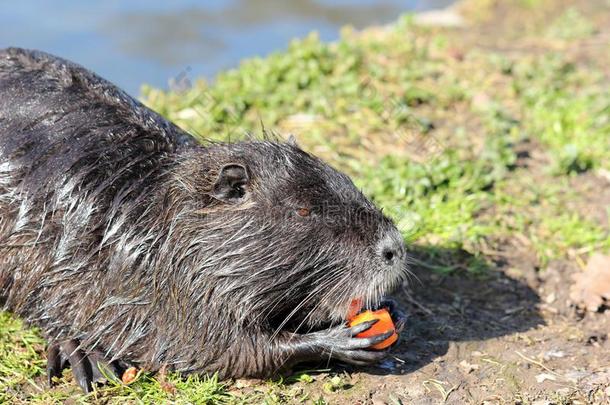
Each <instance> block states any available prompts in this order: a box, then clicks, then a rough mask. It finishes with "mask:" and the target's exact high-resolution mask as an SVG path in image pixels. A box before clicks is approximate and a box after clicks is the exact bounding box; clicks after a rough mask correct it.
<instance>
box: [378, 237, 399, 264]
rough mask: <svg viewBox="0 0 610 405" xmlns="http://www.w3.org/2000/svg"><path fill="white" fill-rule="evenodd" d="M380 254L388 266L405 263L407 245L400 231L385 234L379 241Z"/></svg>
mask: <svg viewBox="0 0 610 405" xmlns="http://www.w3.org/2000/svg"><path fill="white" fill-rule="evenodd" d="M379 254H380V256H381V260H383V262H384V263H385V264H386V265H388V266H396V265H400V264H402V263H404V260H405V255H406V251H405V246H404V242H403V240H402V237H401V236H400V234H398V232H396V233H394V232H392V233H390V234H388V235H385V236H384V237H383V238H382V239H381V240H380V241H379Z"/></svg>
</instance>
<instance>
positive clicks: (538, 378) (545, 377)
mask: <svg viewBox="0 0 610 405" xmlns="http://www.w3.org/2000/svg"><path fill="white" fill-rule="evenodd" d="M546 380H550V381H556V380H557V377H555V376H554V375H553V374H549V373H542V374H538V375H537V376H536V382H537V383H538V384H541V383H543V382H545V381H546Z"/></svg>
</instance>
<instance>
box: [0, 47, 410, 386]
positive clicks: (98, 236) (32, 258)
mask: <svg viewBox="0 0 610 405" xmlns="http://www.w3.org/2000/svg"><path fill="white" fill-rule="evenodd" d="M0 158H1V160H0V258H1V259H2V260H1V262H0V305H1V304H3V305H4V308H6V309H7V310H9V311H12V312H13V313H15V314H17V315H19V316H21V317H23V318H24V319H25V320H26V321H28V322H29V323H30V324H33V325H36V326H38V327H39V328H40V329H41V331H42V333H43V335H44V337H45V338H46V339H47V341H48V342H49V347H48V359H47V361H48V376H49V381H51V379H52V377H54V376H58V375H59V374H60V373H61V370H62V368H63V367H64V366H66V365H67V364H70V365H71V367H72V370H73V372H74V375H75V377H76V379H77V381H78V382H79V384H80V385H81V387H82V388H83V389H84V390H85V391H89V390H90V389H91V388H92V383H93V382H95V381H97V380H99V379H100V377H101V374H100V370H98V367H101V366H102V365H104V366H107V367H108V368H109V369H110V370H111V371H113V372H115V373H118V372H120V370H121V368H124V367H126V366H132V365H133V366H137V367H141V368H144V369H146V370H150V371H153V372H154V371H156V370H159V369H160V368H161V367H165V368H167V369H170V370H176V371H178V372H181V373H214V372H216V373H218V375H219V376H220V378H233V377H242V376H252V377H264V376H270V375H273V374H275V373H278V372H282V371H283V370H286V369H287V368H290V367H291V366H293V365H295V364H297V363H301V362H309V361H313V362H315V361H318V362H321V361H328V360H330V359H335V360H339V361H342V362H347V363H352V364H356V365H364V364H370V363H373V362H376V361H379V360H380V359H381V358H382V357H383V356H384V355H385V352H384V351H373V350H368V349H367V348H368V347H370V346H371V345H373V344H375V343H378V342H381V341H383V340H385V339H386V338H387V337H388V336H389V334H391V332H390V333H387V334H382V335H377V336H374V337H371V338H357V337H355V335H356V334H358V333H360V332H362V331H363V330H366V329H368V328H370V326H371V325H372V323H371V322H367V323H363V324H361V325H358V326H354V327H352V328H349V327H347V326H345V317H346V314H347V312H348V309H349V307H350V304H351V303H352V300H354V299H356V298H358V299H361V300H363V301H364V303H365V306H367V307H376V306H379V305H389V306H391V308H390V309H391V311H392V312H393V314H392V315H393V316H394V318H396V319H397V321H398V323H399V324H402V322H403V319H404V318H403V315H402V313H401V312H400V311H399V310H397V309H396V308H395V307H394V306H393V305H392V304H391V302H381V300H382V299H383V297H384V294H385V293H386V292H387V291H388V290H389V289H390V288H391V287H392V286H393V285H395V284H396V283H398V282H399V281H400V280H401V279H402V278H403V276H404V275H405V271H406V251H405V247H404V244H403V240H402V237H401V235H400V233H399V232H398V231H397V229H396V228H395V226H394V225H393V224H392V222H391V221H390V220H389V219H388V218H386V217H385V216H384V215H383V214H382V213H381V211H380V210H378V209H377V208H376V207H375V206H374V205H373V204H372V203H371V202H370V201H369V200H368V199H367V198H366V197H365V196H364V195H363V194H362V193H361V192H360V191H359V190H358V189H357V188H356V187H355V186H354V185H353V183H352V182H351V180H350V179H349V177H347V176H346V175H344V174H342V173H340V172H338V171H336V170H335V169H333V168H331V167H330V166H328V165H327V164H325V163H323V162H322V161H321V160H320V159H318V158H316V157H314V156H312V155H310V154H308V153H306V152H304V151H303V150H301V149H300V148H299V147H298V146H297V145H296V144H295V143H294V142H282V141H280V140H279V139H273V138H269V137H268V138H263V139H259V140H255V139H250V140H245V141H242V142H236V143H214V142H207V143H205V144H200V143H198V142H196V141H194V139H193V138H192V137H191V136H190V135H189V134H187V133H185V132H183V131H182V130H180V129H179V128H178V127H177V126H175V125H173V124H171V123H170V122H168V121H166V120H165V119H163V118H162V117H161V116H159V115H158V114H156V113H155V112H153V111H151V110H149V109H147V108H146V107H144V106H143V105H142V104H140V103H139V102H137V101H136V100H134V99H132V98H131V97H129V96H128V95H127V94H126V93H124V92H123V91H121V90H119V89H117V88H116V87H114V86H113V85H112V84H110V83H109V82H107V81H105V80H103V79H101V78H100V77H98V76H96V75H95V74H93V73H91V72H90V71H88V70H86V69H84V68H82V67H81V66H78V65H76V64H74V63H71V62H68V61H66V60H63V59H60V58H57V57H55V56H52V55H49V54H45V53H42V52H37V51H29V50H23V49H14V48H11V49H6V50H2V51H0Z"/></svg>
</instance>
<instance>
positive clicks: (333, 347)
mask: <svg viewBox="0 0 610 405" xmlns="http://www.w3.org/2000/svg"><path fill="white" fill-rule="evenodd" d="M376 322H377V320H376V319H375V320H372V321H368V322H363V323H361V324H358V325H355V326H352V327H347V326H343V325H340V326H336V327H333V328H330V329H326V330H323V331H319V332H314V333H312V334H310V335H309V338H311V344H312V346H314V347H316V348H317V349H318V351H319V354H320V357H321V358H322V359H324V358H327V359H334V360H338V361H342V362H344V363H349V364H353V365H357V366H365V365H369V364H373V363H378V362H379V361H381V360H383V358H384V357H385V356H386V354H387V353H386V351H378V350H371V349H369V348H370V347H371V346H373V345H375V344H378V343H381V342H383V341H384V340H386V339H387V338H389V337H390V336H391V335H392V334H393V333H394V332H393V331H388V332H386V333H382V334H380V335H373V336H370V337H364V338H358V337H356V335H358V334H359V333H361V332H364V331H365V330H367V329H369V328H370V327H371V326H373V325H374V324H375V323H376Z"/></svg>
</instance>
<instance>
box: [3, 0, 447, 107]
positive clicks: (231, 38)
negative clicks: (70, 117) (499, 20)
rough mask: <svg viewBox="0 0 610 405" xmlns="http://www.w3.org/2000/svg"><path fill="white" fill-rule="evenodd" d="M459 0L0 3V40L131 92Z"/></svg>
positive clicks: (211, 72) (29, 0) (206, 73)
mask: <svg viewBox="0 0 610 405" xmlns="http://www.w3.org/2000/svg"><path fill="white" fill-rule="evenodd" d="M449 3H451V0H378V1H375V0H349V1H348V0H339V1H337V0H335V1H331V0H294V1H287V0H220V1H207V2H204V1H201V0H200V1H196V0H178V1H171V2H169V1H168V2H153V1H145V0H136V1H129V2H127V1H119V0H109V1H100V2H80V1H75V0H58V1H53V2H43V1H34V0H22V1H19V2H11V3H8V4H10V5H4V6H3V7H2V9H1V10H0V47H6V46H20V47H25V48H36V49H40V50H44V51H47V52H50V53H54V54H56V55H59V56H62V57H65V58H68V59H71V60H73V61H75V62H78V63H80V64H82V65H84V66H86V67H88V68H89V69H91V70H93V71H95V72H96V73H98V74H100V75H101V76H103V77H105V78H106V79H109V80H110V81H112V82H114V83H116V84H118V85H119V86H120V87H122V88H123V89H125V90H127V91H128V92H129V93H131V94H132V95H137V94H138V93H139V88H140V86H141V84H142V83H150V84H152V85H154V86H157V87H162V88H167V86H168V83H169V80H170V79H171V78H174V77H177V76H179V75H181V74H185V73H187V74H188V75H189V77H196V76H205V77H208V78H213V76H214V75H215V73H217V72H218V71H220V70H222V69H226V68H230V67H234V66H236V65H237V64H238V63H239V61H240V60H241V59H243V58H247V57H251V56H264V55H267V54H269V53H270V52H273V51H277V50H281V49H284V48H286V46H287V44H288V42H289V41H290V39H292V38H295V37H303V36H305V35H307V34H308V33H309V32H311V31H314V30H315V31H318V33H319V35H320V37H321V38H322V39H323V40H325V41H331V40H334V39H336V38H337V37H338V35H339V29H340V28H341V27H342V26H344V25H348V24H349V25H352V26H354V27H356V28H363V27H365V26H368V25H374V24H384V23H388V22H391V21H393V20H395V19H396V18H397V17H398V16H399V15H400V14H401V13H404V12H406V11H422V10H426V9H432V8H439V7H443V6H446V5H448V4H449Z"/></svg>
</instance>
